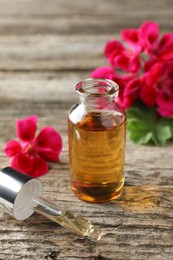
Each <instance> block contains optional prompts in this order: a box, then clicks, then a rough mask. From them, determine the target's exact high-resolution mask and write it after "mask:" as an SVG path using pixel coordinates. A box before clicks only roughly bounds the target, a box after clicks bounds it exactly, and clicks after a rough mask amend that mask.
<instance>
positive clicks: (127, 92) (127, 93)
mask: <svg viewBox="0 0 173 260" xmlns="http://www.w3.org/2000/svg"><path fill="white" fill-rule="evenodd" d="M140 88H141V82H140V79H138V78H134V79H132V80H130V81H129V82H128V83H127V85H126V87H125V89H124V97H123V104H124V107H125V108H129V107H130V106H132V104H133V102H134V101H135V99H136V98H137V97H138V95H139V91H140Z"/></svg>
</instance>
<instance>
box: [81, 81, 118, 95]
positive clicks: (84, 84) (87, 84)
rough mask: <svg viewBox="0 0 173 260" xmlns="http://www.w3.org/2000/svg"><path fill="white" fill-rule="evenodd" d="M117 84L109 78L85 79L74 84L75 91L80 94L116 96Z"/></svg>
mask: <svg viewBox="0 0 173 260" xmlns="http://www.w3.org/2000/svg"><path fill="white" fill-rule="evenodd" d="M118 91H119V86H118V85H117V84H116V83H115V82H114V81H112V80H109V79H93V78H90V79H86V80H84V81H81V82H79V83H78V84H77V85H76V92H77V93H78V94H79V95H82V96H86V97H87V96H90V95H92V96H102V97H106V96H111V97H117V96H118Z"/></svg>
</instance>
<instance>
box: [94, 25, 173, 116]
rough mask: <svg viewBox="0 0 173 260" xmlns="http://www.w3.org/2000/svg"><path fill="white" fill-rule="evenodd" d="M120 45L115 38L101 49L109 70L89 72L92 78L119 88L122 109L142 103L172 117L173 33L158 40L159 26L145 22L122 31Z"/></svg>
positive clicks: (101, 69) (105, 68) (100, 69)
mask: <svg viewBox="0 0 173 260" xmlns="http://www.w3.org/2000/svg"><path fill="white" fill-rule="evenodd" d="M121 37H122V39H123V40H124V41H125V42H126V43H127V45H123V44H122V43H121V42H119V41H117V40H116V39H114V40H110V41H108V43H107V44H106V46H105V49H104V55H105V57H106V58H107V60H108V62H109V64H110V67H101V68H98V69H96V70H94V71H93V72H92V74H91V75H92V77H94V78H99V77H101V78H108V79H111V80H113V81H115V82H117V83H118V85H119V87H120V92H119V97H118V98H117V100H118V103H119V104H121V105H122V106H123V107H124V108H129V107H131V106H133V105H135V104H136V103H135V101H136V100H141V101H142V103H144V104H145V105H146V106H147V107H153V106H156V107H157V111H158V112H159V114H160V115H162V116H164V117H169V116H173V105H172V104H173V33H166V34H164V35H163V36H162V37H161V38H160V39H159V26H158V24H157V23H155V22H151V21H146V22H144V23H143V24H142V25H141V26H140V27H139V28H137V29H133V28H130V29H125V30H123V31H122V32H121Z"/></svg>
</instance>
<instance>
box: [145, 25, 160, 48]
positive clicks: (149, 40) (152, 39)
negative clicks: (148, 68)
mask: <svg viewBox="0 0 173 260" xmlns="http://www.w3.org/2000/svg"><path fill="white" fill-rule="evenodd" d="M141 33H142V36H141V37H143V41H144V43H145V48H146V50H147V52H148V53H150V52H152V51H153V50H155V49H156V48H157V46H158V37H159V26H158V24H157V23H154V22H150V21H147V22H145V23H143V24H142V26H141Z"/></svg>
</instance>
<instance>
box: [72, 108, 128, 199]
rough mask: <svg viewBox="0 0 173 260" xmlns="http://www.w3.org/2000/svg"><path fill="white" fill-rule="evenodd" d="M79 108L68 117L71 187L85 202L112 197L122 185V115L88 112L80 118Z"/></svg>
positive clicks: (123, 119)
mask: <svg viewBox="0 0 173 260" xmlns="http://www.w3.org/2000/svg"><path fill="white" fill-rule="evenodd" d="M80 109H82V107H81V108H80V106H79V107H78V111H76V112H75V111H74V112H72V114H71V117H69V154H70V168H71V185H72V190H73V191H74V193H75V194H76V196H78V197H79V198H80V199H82V200H85V201H88V202H95V203H97V202H104V201H109V200H113V199H115V198H117V197H118V196H119V195H120V194H121V192H122V190H123V185H124V148H125V115H124V114H121V113H119V112H116V111H114V112H111V113H110V112H104V113H103V112H102V113H99V112H91V113H87V114H86V115H85V116H83V118H80V120H79V118H78V119H77V117H80V114H83V113H79V111H80ZM73 114H74V115H73ZM74 117H76V120H73V118H74ZM74 121H76V122H77V123H75V122H74Z"/></svg>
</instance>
